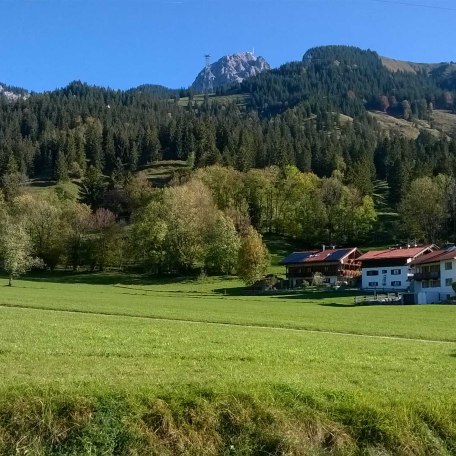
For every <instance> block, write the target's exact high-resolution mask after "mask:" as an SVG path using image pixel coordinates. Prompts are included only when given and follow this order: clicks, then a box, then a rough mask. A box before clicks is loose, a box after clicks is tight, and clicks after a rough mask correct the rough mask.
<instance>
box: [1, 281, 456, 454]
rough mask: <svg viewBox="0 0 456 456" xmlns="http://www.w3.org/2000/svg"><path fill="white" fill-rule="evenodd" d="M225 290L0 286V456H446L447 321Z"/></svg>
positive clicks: (220, 284) (455, 349) (418, 312)
mask: <svg viewBox="0 0 456 456" xmlns="http://www.w3.org/2000/svg"><path fill="white" fill-rule="evenodd" d="M49 280H53V281H54V282H53V283H52V282H49ZM69 282H73V283H69ZM5 283H6V282H5ZM239 285H240V284H239V282H237V281H236V280H228V279H210V280H207V281H204V282H192V281H190V280H188V281H183V282H175V281H171V280H170V281H164V282H162V283H156V282H153V281H146V282H145V281H144V280H141V278H140V277H136V278H133V279H132V278H128V279H127V278H125V277H122V276H115V275H87V274H85V275H84V274H82V275H65V274H64V275H61V276H51V277H43V276H42V277H37V278H34V279H33V280H22V281H18V282H17V283H16V287H13V288H7V287H4V288H3V287H2V292H1V298H0V303H1V304H3V306H2V307H0V315H1V320H0V326H1V331H0V347H1V348H0V365H1V366H2V376H1V379H0V391H1V392H2V394H1V396H0V453H1V452H2V449H3V451H4V453H6V454H8V451H10V450H11V449H12V448H15V446H16V445H17V444H18V440H20V439H21V438H23V439H24V442H25V443H24V444H25V447H24V448H25V449H27V451H29V452H30V451H31V450H33V451H32V454H40V452H42V454H52V452H55V454H81V453H87V454H88V453H89V452H90V451H92V453H95V454H100V453H101V452H104V453H105V454H116V451H117V454H124V453H127V452H132V451H133V450H134V451H133V453H132V454H138V452H139V454H151V453H152V450H153V449H155V450H156V451H157V454H166V451H169V454H176V453H185V452H186V451H189V452H190V453H194V454H205V453H206V454H216V453H223V454H233V453H232V452H231V453H230V450H229V448H230V445H234V446H235V449H238V450H239V451H235V453H234V454H252V453H256V454H271V453H278V454H280V453H286V452H288V453H289V454H311V451H315V452H314V453H313V454H317V453H318V452H319V451H322V452H325V453H326V452H327V451H329V450H331V451H334V452H335V453H337V452H338V451H339V452H340V454H352V453H356V452H357V451H361V450H362V451H364V450H365V451H368V450H369V451H371V454H388V453H386V452H383V453H381V451H383V450H385V448H386V449H389V450H390V451H392V452H393V454H396V453H397V454H428V453H429V452H431V451H434V453H435V454H445V451H447V450H448V448H450V449H451V442H452V439H453V438H455V439H456V431H455V423H456V420H454V419H453V418H452V417H454V416H456V403H455V402H454V400H453V391H454V374H455V373H456V368H455V354H456V342H455V341H456V336H455V333H454V329H453V328H454V327H455V323H456V308H454V307H449V306H411V307H392V306H378V307H351V302H352V297H350V296H346V297H342V296H340V295H338V294H337V293H334V294H331V293H318V294H311V293H309V294H307V295H301V296H299V299H297V298H298V296H281V297H272V296H268V297H266V296H262V297H260V296H240V295H239V294H238V291H239V290H238V288H237V287H238V286H239ZM225 289H226V290H227V294H226V295H225V294H224V290H225ZM5 305H6V306H5ZM9 306H13V307H9ZM15 306H17V307H15ZM32 307H33V308H32ZM43 309H59V310H43ZM68 310H78V312H68ZM107 314H110V315H107ZM138 317H140V318H138ZM144 317H162V318H165V319H166V318H169V319H171V320H160V319H154V318H144ZM175 318H178V319H179V320H180V321H173V320H172V319H175ZM185 320H191V321H185ZM195 321H198V322H195ZM208 321H213V322H217V321H218V322H231V323H233V324H235V325H234V326H231V325H217V324H208V323H205V322H208ZM249 325H260V326H263V325H266V326H273V328H265V327H251V326H249ZM279 327H284V328H316V329H319V330H326V331H343V332H353V333H359V334H368V335H369V334H379V335H384V336H389V335H398V336H401V337H410V338H429V339H433V340H436V341H437V342H426V341H421V340H401V339H389V338H382V337H379V338H376V337H374V338H371V337H364V336H349V335H340V334H328V333H313V332H305V331H292V330H291V331H289V330H283V329H278V328H279ZM445 340H446V341H448V340H449V341H453V342H444V341H445ZM439 341H441V342H439ZM189 413H190V416H188V414H189ZM192 414H193V415H192ZM227 414H228V415H227ZM191 416H194V417H193V418H191ZM151 420H152V423H151ZM195 420H196V421H195ZM198 420H199V421H198ZM428 421H429V422H430V423H431V422H432V423H433V427H432V428H431V430H429V425H428V424H426V423H427V422H428ZM423 426H424V428H425V429H424V428H423ZM436 426H437V427H438V431H436V430H435V429H434V428H435V427H436ZM422 428H423V429H424V430H423V429H422ZM37 429H39V431H37ZM62 429H63V430H62ZM114 430H116V432H115V433H114V434H112V432H114ZM37 433H38V436H39V437H38V440H36V435H37ZM95 435H103V436H104V437H103V438H105V439H106V441H102V442H100V441H98V440H97V438H95ZM330 436H332V437H330ZM138 439H139V440H138ZM271 439H272V440H271ZM328 439H329V440H328ZM204 442H206V443H207V446H206V445H205V444H204ZM208 442H209V443H208ZM2 445H3V447H2ZM119 445H120V446H122V445H125V447H122V448H123V449H122V451H120V450H115V448H119ZM410 447H412V448H414V449H415V450H416V451H415V450H413V451H408V450H407V449H410ZM74 448H75V449H74ZM141 448H143V453H141V451H142V450H140V449H141ZM101 449H102V450H103V451H101ZM127 450H128V451H127ZM241 450H242V451H241ZM377 450H378V452H376V451H377ZM393 450H394V451H393ZM399 450H400V451H399ZM119 451H120V453H119ZM135 451H136V452H137V453H135ZM372 451H374V452H372ZM385 451H386V450H385ZM24 452H25V450H24ZM72 452H73V453H72ZM420 452H421V453H420ZM19 453H20V452H19ZM447 454H451V453H450V452H447Z"/></svg>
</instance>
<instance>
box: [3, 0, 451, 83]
mask: <svg viewBox="0 0 456 456" xmlns="http://www.w3.org/2000/svg"><path fill="white" fill-rule="evenodd" d="M414 5H416V6H414ZM0 13H1V21H0V22H1V25H0V81H2V82H5V83H7V84H10V85H15V86H20V87H24V88H27V89H29V90H35V91H41V90H51V89H54V88H56V87H62V86H64V85H66V84H67V83H68V82H70V81H72V80H75V79H80V80H83V81H85V82H88V83H90V84H97V85H104V86H110V87H113V88H119V89H126V88H130V87H135V86H137V85H139V84H144V83H156V84H163V85H166V86H168V87H186V86H188V85H190V84H191V83H192V82H193V79H194V77H195V76H196V74H197V73H198V71H199V70H200V69H201V68H202V66H203V63H204V58H203V56H204V54H206V53H210V54H211V55H212V56H213V60H216V59H217V58H219V57H221V56H222V55H225V54H230V53H234V52H238V51H245V50H251V49H252V48H255V52H256V54H257V55H262V56H264V57H265V58H266V59H267V60H268V61H269V62H270V64H271V65H272V66H274V67H275V66H279V65H280V64H282V63H285V62H287V61H290V60H298V59H301V58H302V55H303V53H304V52H305V51H306V50H307V49H308V48H310V47H312V46H317V45H323V44H350V45H356V46H359V47H361V48H365V49H367V48H370V49H373V50H375V51H377V52H378V53H379V54H381V55H387V56H390V57H393V58H397V59H404V60H412V61H420V62H440V61H448V60H453V61H456V46H455V43H456V26H455V25H454V24H456V1H455V0H403V1H399V0H0Z"/></svg>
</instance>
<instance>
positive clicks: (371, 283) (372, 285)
mask: <svg viewBox="0 0 456 456" xmlns="http://www.w3.org/2000/svg"><path fill="white" fill-rule="evenodd" d="M369 286H370V287H378V282H369Z"/></svg>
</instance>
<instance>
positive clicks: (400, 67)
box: [380, 57, 456, 90]
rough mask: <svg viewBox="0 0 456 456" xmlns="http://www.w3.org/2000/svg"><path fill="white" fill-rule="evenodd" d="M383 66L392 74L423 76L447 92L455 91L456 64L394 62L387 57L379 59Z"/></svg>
mask: <svg viewBox="0 0 456 456" xmlns="http://www.w3.org/2000/svg"><path fill="white" fill-rule="evenodd" d="M380 59H381V61H382V63H383V65H384V66H385V67H386V68H387V69H388V70H390V71H391V72H392V73H396V72H404V73H412V74H424V75H426V76H427V77H428V78H430V79H433V80H435V81H436V83H437V84H438V85H440V86H441V87H444V88H446V89H448V90H454V89H456V63H455V62H440V63H416V62H407V61H404V60H395V59H390V58H388V57H380Z"/></svg>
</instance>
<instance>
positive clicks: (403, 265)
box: [358, 245, 436, 291]
mask: <svg viewBox="0 0 456 456" xmlns="http://www.w3.org/2000/svg"><path fill="white" fill-rule="evenodd" d="M435 248H436V247H435V246H434V245H425V246H420V247H418V246H413V247H411V246H405V247H396V248H390V249H387V250H371V251H370V252H367V253H365V254H364V255H361V256H360V257H359V258H358V261H360V262H361V288H362V289H363V290H373V291H375V290H378V291H408V290H410V288H411V280H412V277H413V271H412V266H411V263H412V261H414V260H416V259H417V258H419V257H421V256H422V255H426V254H428V253H431V252H432V251H434V250H435Z"/></svg>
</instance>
